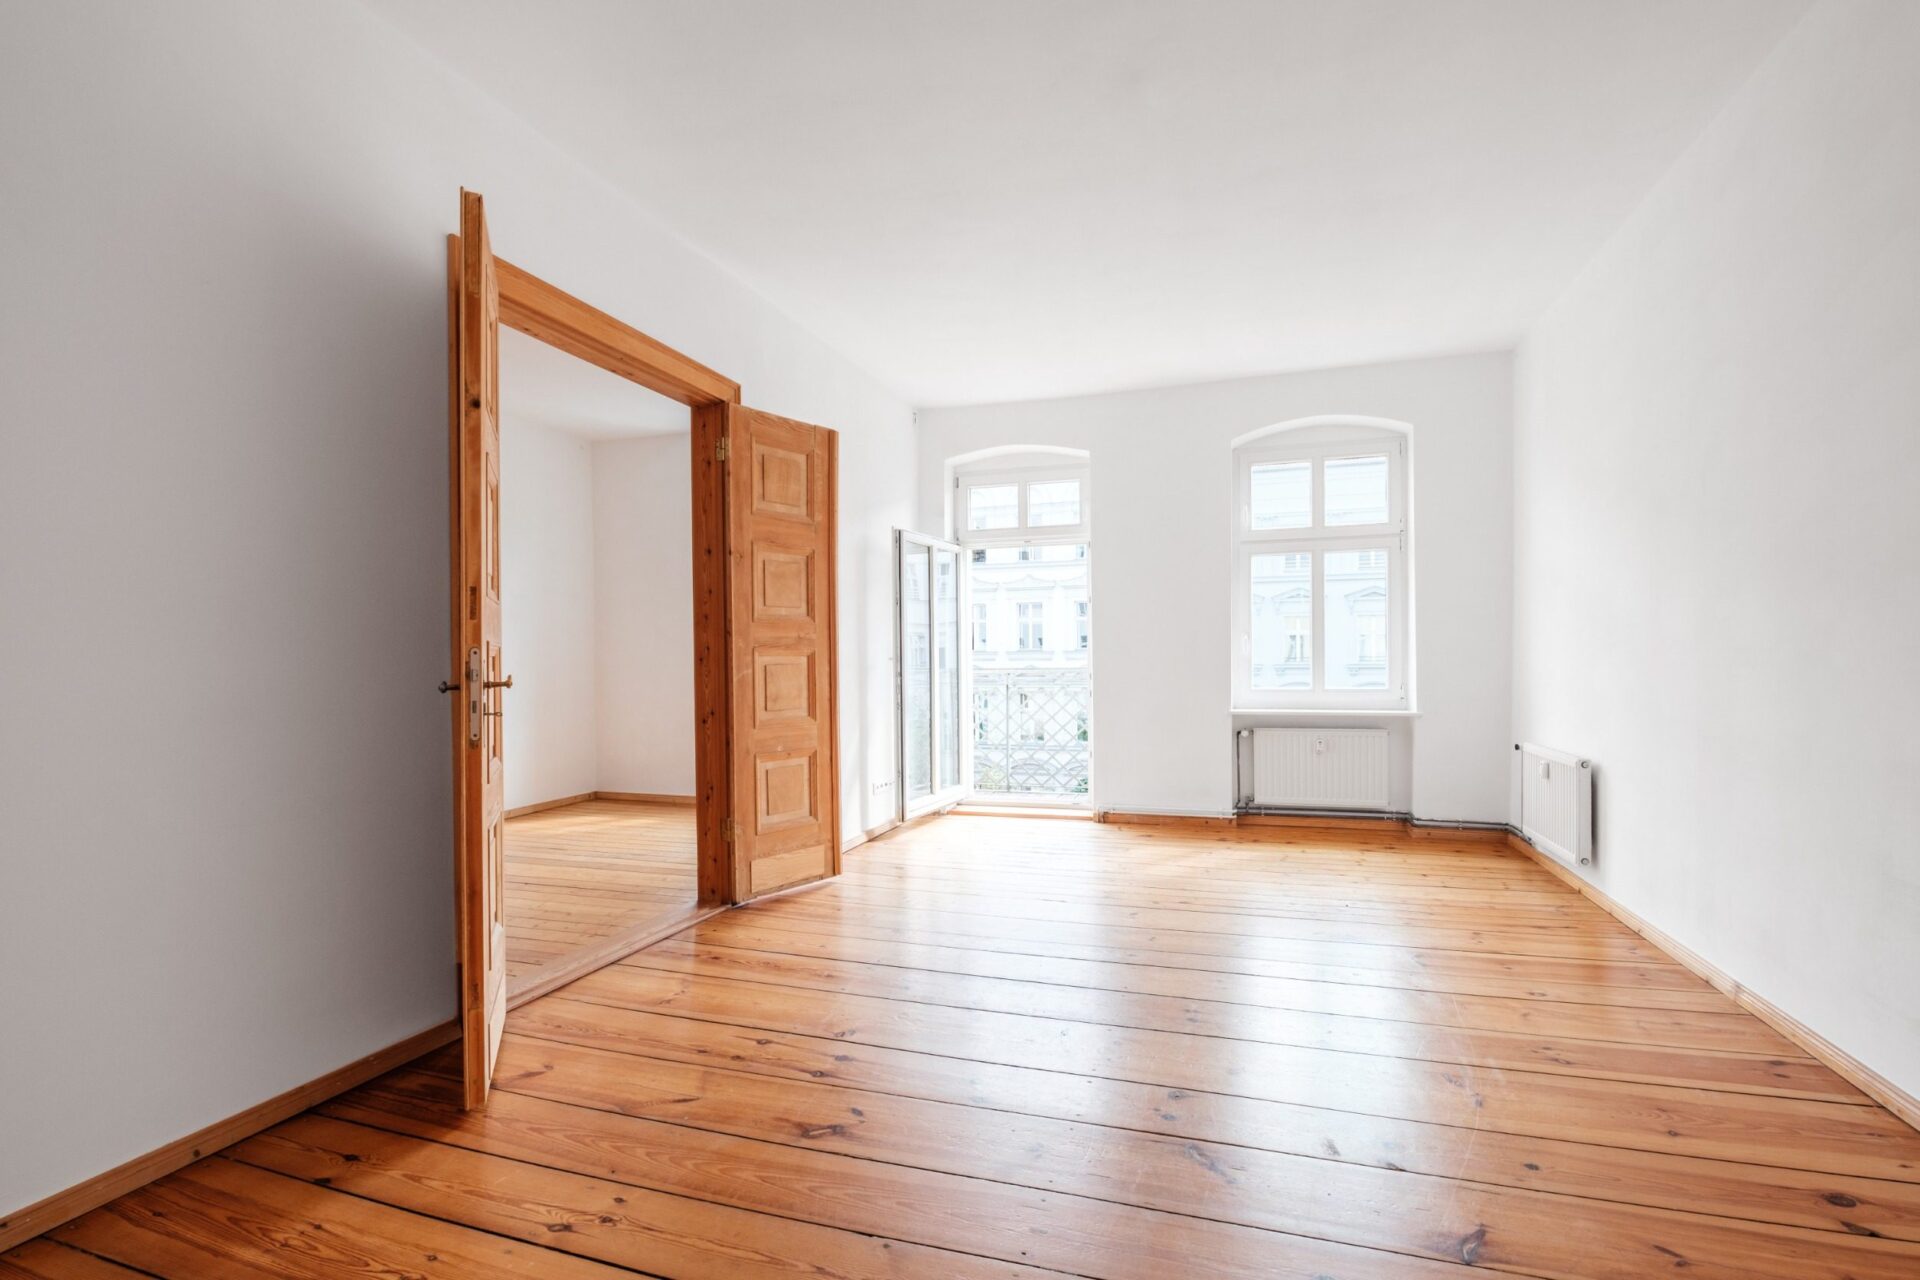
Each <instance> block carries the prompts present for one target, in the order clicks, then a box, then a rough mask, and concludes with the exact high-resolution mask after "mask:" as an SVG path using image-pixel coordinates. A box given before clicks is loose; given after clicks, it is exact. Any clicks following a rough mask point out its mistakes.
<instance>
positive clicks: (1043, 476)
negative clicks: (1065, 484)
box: [953, 466, 1093, 547]
mask: <svg viewBox="0 0 1920 1280" xmlns="http://www.w3.org/2000/svg"><path fill="white" fill-rule="evenodd" d="M1088 478H1089V469H1088V468H1087V467H1084V466H1064V467H1047V466H1040V467H1021V468H1019V469H1018V470H999V471H966V472H962V473H960V474H958V475H956V476H954V478H953V530H954V541H956V542H959V543H962V544H964V545H966V546H969V547H1017V546H1028V545H1033V544H1037V543H1045V542H1073V543H1081V542H1086V541H1088V540H1089V538H1088V530H1089V529H1090V528H1091V527H1092V523H1093V511H1092V505H1093V504H1092V501H1091V494H1092V486H1091V485H1090V484H1088V483H1087V481H1088ZM1057 480H1077V481H1079V482H1080V519H1079V520H1078V521H1076V522H1075V523H1073V524H1041V525H1035V524H1029V523H1027V487H1028V486H1029V485H1033V484H1047V483H1050V482H1053V481H1057ZM1003 485H1012V486H1013V487H1014V492H1015V493H1016V494H1017V495H1018V499H1019V506H1018V512H1019V519H1018V522H1017V523H1016V524H1014V525H1013V526H1012V527H1011V528H1007V529H969V528H967V513H968V512H969V510H971V508H972V505H973V504H972V492H973V490H975V489H992V488H998V487H1000V486H1003Z"/></svg>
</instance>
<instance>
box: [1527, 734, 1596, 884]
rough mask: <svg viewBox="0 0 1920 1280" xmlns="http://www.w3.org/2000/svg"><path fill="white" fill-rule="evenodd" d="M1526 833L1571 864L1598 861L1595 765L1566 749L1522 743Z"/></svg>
mask: <svg viewBox="0 0 1920 1280" xmlns="http://www.w3.org/2000/svg"><path fill="white" fill-rule="evenodd" d="M1520 833H1521V834H1522V835H1524V836H1525V837H1526V838H1527V839H1528V840H1530V841H1532V842H1533V845H1534V847H1535V848H1537V849H1543V850H1545V851H1546V852H1548V853H1550V854H1552V855H1553V856H1554V857H1556V858H1558V859H1560V861H1562V862H1565V863H1568V864H1569V865H1572V864H1578V865H1581V866H1585V865H1586V864H1587V863H1589V862H1592V861H1593V768H1592V766H1591V765H1590V764H1589V763H1588V762H1587V761H1585V760H1582V759H1581V758H1580V757H1579V756H1575V755H1568V754H1567V753H1566V752H1564V751H1553V750H1550V749H1549V748H1547V747H1537V746H1535V745H1534V744H1533V743H1531V742H1527V743H1522V744H1521V746H1520Z"/></svg>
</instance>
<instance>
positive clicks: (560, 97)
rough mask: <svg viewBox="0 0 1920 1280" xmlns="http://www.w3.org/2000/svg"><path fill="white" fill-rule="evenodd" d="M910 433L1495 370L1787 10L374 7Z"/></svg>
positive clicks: (1764, 44) (1075, 4)
mask: <svg viewBox="0 0 1920 1280" xmlns="http://www.w3.org/2000/svg"><path fill="white" fill-rule="evenodd" d="M374 3H375V6H376V8H378V9H379V10H380V11H382V12H384V13H386V14H388V15H389V16H390V17H391V18H392V19H393V20H394V21H395V22H396V23H397V24H399V25H400V26H401V27H402V28H403V29H405V30H407V31H408V32H410V33H411V34H412V35H413V36H414V37H415V38H416V39H418V40H419V42H420V43H422V44H423V45H426V46H427V47H429V48H431V49H433V50H434V51H436V52H438V53H439V54H440V55H441V56H443V57H444V58H445V59H446V60H447V61H449V62H450V63H451V64H453V65H454V66H455V67H457V68H458V69H460V70H462V71H463V72H464V73H466V74H467V75H468V76H470V77H471V78H472V79H474V80H475V81H477V82H479V83H480V84H481V85H483V86H485V87H486V88H487V89H488V90H490V91H491V92H493V93H494V94H496V95H497V96H498V97H499V98H501V99H502V100H504V101H505V102H506V103H507V104H508V105H509V106H510V107H512V108H514V109H515V110H517V111H518V112H519V113H520V114H521V115H523V116H524V117H525V118H527V119H528V120H529V121H531V122H532V123H533V124H534V125H535V126H536V127H537V128H539V129H540V130H542V131H543V132H544V133H546V134H547V135H548V136H549V137H550V138H552V139H553V140H554V141H555V142H556V143H557V144H558V145H560V146H561V147H563V148H564V149H566V150H568V151H569V152H571V153H573V154H574V155H576V156H577V157H579V158H580V159H582V160H584V161H586V162H587V163H589V164H591V165H592V166H594V167H595V168H597V169H598V170H600V171H601V172H602V173H604V174H605V175H606V176H608V177H609V178H610V179H612V180H613V181H615V182H617V183H619V184H621V185H623V186H624V187H625V188H627V189H628V190H630V191H631V192H632V193H633V194H634V195H635V196H636V197H637V198H638V199H639V200H640V201H642V202H643V203H644V204H646V205H647V206H649V207H650V208H652V209H654V210H656V211H658V212H659V213H660V214H661V216H663V217H664V218H665V219H666V221H667V222H668V223H669V224H670V225H672V226H674V227H675V228H676V229H677V230H678V231H679V232H680V233H681V234H683V235H684V236H685V237H686V238H687V239H688V240H689V241H690V242H692V243H693V244H695V245H697V246H698V247H699V248H701V249H702V250H703V251H704V252H706V253H707V254H709V255H710V256H712V257H713V258H715V259H716V260H718V261H719V262H721V263H722V264H724V265H725V266H727V267H728V268H730V269H731V270H733V271H734V272H736V273H737V274H738V275H740V276H741V277H742V278H743V279H745V280H746V281H747V282H749V283H750V284H751V285H753V286H754V287H755V288H757V289H758V290H759V291H760V292H762V293H763V294H765V295H766V296H767V297H769V298H770V299H772V300H773V301H774V302H776V303H777V304H779V305H780V306H781V307H783V308H784V309H786V310H787V311H788V312H789V313H791V314H792V315H793V316H794V317H796V318H797V319H798V320H800V321H801V322H802V323H803V324H805V325H806V326H808V327H809V328H811V329H813V330H814V331H815V332H816V333H818V334H819V335H820V336H821V337H823V338H825V339H826V340H828V341H829V342H831V343H833V344H834V345H835V346H837V347H838V348H840V349H841V350H842V351H844V352H845V353H846V354H847V355H848V356H849V357H851V358H852V359H853V360H854V361H855V362H857V363H859V364H860V365H862V366H863V367H865V368H866V369H868V370H869V371H871V372H872V373H874V374H876V375H877V376H879V377H881V378H882V379H884V380H885V381H887V382H889V383H890V384H892V385H893V386H894V387H895V388H897V389H898V390H899V391H900V392H902V393H903V394H905V395H906V396H907V397H909V398H910V399H912V400H913V401H914V402H915V403H918V404H949V403H968V402H978V401H988V400H1004V399H1019V398H1030V397H1040V396H1052V395H1064V394H1072V393H1079V392H1086V391H1098V390H1108V389H1114V388H1120V387H1133V386H1142V385H1148V384H1155V383H1167V382H1180V381H1190V380H1199V379H1207V378H1217V377H1229V376H1234V375H1241V374H1253V373H1263V372H1272V371H1279V370H1286V369H1298V368H1307V367H1316V366H1327V365H1336V364H1351V363H1357V362H1363V361H1371V360H1382V359H1393V358H1400V357H1409V356H1421V355H1434V354H1442V353H1446V352H1453V351H1465V350H1485V349H1490V348H1498V347H1504V346H1508V345H1510V344H1511V343H1512V342H1514V341H1515V339H1516V338H1517V337H1518V336H1519V335H1520V334H1521V333H1522V332H1523V330H1524V328H1525V326H1526V325H1527V324H1528V323H1529V321H1530V320H1531V319H1532V318H1533V317H1534V316H1536V315H1537V314H1538V313H1539V312H1540V311H1541V310H1542V309H1543V308H1544V307H1545V306H1546V305H1547V304H1548V303H1549V302H1551V301H1552V299H1553V298H1554V297H1555V296H1557V294H1558V293H1559V291H1560V290H1561V289H1562V288H1563V287H1564V286H1565V285H1566V284H1567V283H1568V281H1569V280H1571V279H1572V277H1573V276H1574V275H1575V273H1576V272H1577V271H1578V270H1579V269H1580V267H1581V266H1582V265H1584V264H1585V263H1586V261H1587V260H1588V259H1589V258H1590V257H1591V256H1592V255H1593V253H1594V251H1595V250H1596V249H1597V248H1598V247H1599V246H1600V244H1601V243H1602V242H1603V241H1604V240H1605V238H1606V237H1607V235H1608V234H1609V233H1610V232H1611V231H1612V230H1613V229H1614V228H1616V227H1617V226H1619V224H1620V223H1621V221H1622V220H1623V219H1624V218H1625V217H1626V215H1627V214H1628V213H1629V211H1630V210H1631V209H1632V208H1633V206H1634V204H1635V203H1636V202H1637V201H1638V200H1639V198H1640V197H1641V196H1643V195H1644V194H1645V193H1646V191H1647V190H1648V189H1649V188H1650V187H1651V186H1652V184H1653V183H1654V181H1655V180H1656V179H1657V178H1658V177H1659V176H1660V174H1661V173H1663V172H1664V171H1665V170H1666V168H1667V167H1668V166H1669V165H1670V164H1671V163H1672V162H1673V160H1674V159H1675V158H1676V157H1677V156H1678V155H1679V153H1680V152H1681V151H1682V150H1683V149H1684V148H1685V146H1686V145H1687V143H1689V142H1690V141H1691V140H1692V139H1693V138H1694V137H1696V136H1697V135H1698V134H1699V132H1700V130H1701V129H1702V128H1703V127H1704V125H1705V124H1706V122H1707V121H1708V120H1709V119H1710V118H1711V116H1712V114H1713V112H1714V110H1715V109H1716V108H1717V107H1718V106H1719V105H1720V104H1721V103H1723V102H1724V101H1725V100H1726V98H1727V97H1728V95H1729V94H1730V93H1731V92H1732V91H1733V89H1734V88H1735V87H1737V86H1738V85H1739V84H1740V83H1741V82H1742V81H1743V80H1744V79H1745V78H1746V77H1747V76H1748V75H1749V74H1750V73H1751V72H1752V71H1753V69H1754V68H1755V66H1756V65H1757V64H1758V63H1759V61H1760V60H1761V59H1762V58H1763V57H1764V56H1765V54H1766V53H1767V52H1768V51H1769V50H1770V49H1771V48H1772V47H1773V46H1774V45H1775V43H1777V42H1778V40H1779V39H1780V37H1781V36H1782V35H1784V34H1785V32H1786V30H1787V28H1788V27H1789V26H1790V25H1791V24H1792V23H1793V21H1794V20H1795V19H1796V18H1797V17H1798V16H1799V15H1800V14H1801V13H1802V12H1803V11H1804V10H1805V8H1806V0H1154V2H1147V0H1048V2H1046V3H1034V2H1032V0H837V2H827V0H709V2H695V0H678V2H666V0H544V2H543V3H539V4H530V3H526V2H525V0H374Z"/></svg>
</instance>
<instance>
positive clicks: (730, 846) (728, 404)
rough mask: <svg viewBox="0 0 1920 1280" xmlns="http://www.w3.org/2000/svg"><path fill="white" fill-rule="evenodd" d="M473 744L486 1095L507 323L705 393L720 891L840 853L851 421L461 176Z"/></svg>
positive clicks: (473, 850) (458, 780) (499, 869)
mask: <svg viewBox="0 0 1920 1280" xmlns="http://www.w3.org/2000/svg"><path fill="white" fill-rule="evenodd" d="M448 262H449V266H448V271H449V283H450V289H449V293H450V298H451V305H450V315H449V327H450V335H451V352H450V356H451V358H450V365H451V375H452V376H451V388H452V409H453V412H452V415H451V425H450V431H451V434H452V448H451V458H452V465H451V473H450V480H451V485H452V495H453V501H452V530H451V532H452V549H453V556H452V561H453V563H452V587H453V590H452V600H451V617H452V628H451V634H452V652H453V667H454V671H455V673H456V674H455V677H454V678H453V679H452V680H450V681H449V682H448V686H447V687H448V690H449V692H450V693H453V694H454V695H455V698H454V702H455V707H454V712H453V717H452V720H453V752H454V777H455V835H454V839H455V866H456V873H457V876H456V878H457V884H456V892H457V895H458V921H459V923H458V929H459V960H460V1008H461V1021H462V1028H463V1035H464V1050H465V1051H464V1061H465V1076H466V1098H467V1105H468V1106H473V1107H477V1106H480V1105H483V1104H484V1103H485V1101H486V1097H487V1091H488V1088H489V1085H490V1082H491V1080H492V1076H493V1066H494V1062H495V1059H496V1057H497V1056H498V1053H499V1046H500V1037H501V1034H502V1031H503V1030H504V1028H505V1025H506V1013H507V982H506V922H505V918H504V898H505V893H504V887H505V878H506V823H505V811H506V804H505V796H506V790H505V756H504V753H503V751H502V746H501V744H502V741H503V738H504V735H505V734H506V733H507V732H510V731H511V726H512V719H513V715H512V688H513V680H512V674H511V671H512V657H513V655H511V654H508V653H504V652H503V651H502V630H501V597H500V533H501V530H500V491H501V488H502V486H503V485H511V484H512V483H513V482H514V477H512V476H510V475H503V474H502V472H501V464H500V399H501V393H500V377H499V333H500V326H501V325H502V324H503V323H505V324H508V325H510V326H512V327H514V328H517V329H520V330H522V331H523V332H526V333H528V334H530V335H532V336H533V337H536V338H539V339H541V340H542V341H545V342H548V343H550V344H552V345H554V346H556V347H559V348H560V349H561V350H563V351H567V352H569V353H571V354H574V355H577V356H579V357H580V358H582V359H585V360H588V361H590V362H592V363H594V364H597V365H599V366H600V367H602V368H605V369H608V370H610V371H612V372H614V373H618V374H621V375H622V376H624V377H628V378H630V379H632V380H633V381H635V382H638V383H640V384H641V385H643V386H646V387H649V388H650V389H652V390H655V391H658V392H660V393H661V394H663V395H668V396H671V397H673V398H674V399H677V400H680V401H681V402H682V403H684V404H687V405H690V406H691V407H692V409H693V415H692V433H693V434H692V441H691V452H692V456H693V466H692V472H691V475H690V476H689V484H690V485H691V486H692V498H693V590H694V636H693V642H694V681H695V726H694V728H695V752H696V761H695V779H696V788H697V792H698V796H697V802H698V815H699V816H698V829H699V852H698V859H699V883H700V902H701V905H702V906H719V905H724V904H727V903H735V902H744V901H746V900H747V899H749V898H753V897H757V896H759V895H761V894H765V893H770V892H774V891H776V890H780V889H786V888H790V887H793V886H795V885H800V884H804V883H807V882H809V881H813V880H819V879H822V878H824V877H827V876H832V875H835V874H838V872H839V870H840V815H839V770H838V766H837V753H836V749H835V748H836V740H837V715H836V699H835V677H836V662H835V627H834V614H835V591H834V581H835V575H834V559H835V554H836V526H835V519H836V515H835V513H836V507H837V485H838V474H837V473H838V467H837V457H838V453H837V448H838V437H837V436H836V434H835V433H834V432H833V431H830V430H828V429H826V428H824V427H816V426H813V425H810V424H808V423H804V422H796V421H793V420H792V419H788V418H782V417H778V416H776V415H774V414H770V413H765V412H762V411H760V410H757V409H750V408H747V407H745V406H743V405H741V404H740V402H739V400H740V388H739V385H738V384H737V383H734V382H732V381H730V380H728V379H726V378H724V377H722V376H721V375H719V374H717V373H715V372H714V371H713V370H711V369H708V368H706V367H705V366H703V365H701V364H699V363H698V362H696V361H693V360H691V359H689V358H688V357H686V356H683V355H681V354H680V353H679V352H676V351H673V350H672V349H671V348H668V347H666V346H663V345H662V344H660V343H658V342H655V341H654V340H653V339H651V338H649V337H647V336H646V335H645V334H643V333H640V332H639V331H638V330H636V329H633V328H631V327H630V326H628V325H625V324H623V323H622V322H620V321H618V320H616V319H614V318H613V317H611V316H608V315H606V314H605V313H604V312H600V311H598V310H596V309H595V308H593V307H590V306H588V305H587V304H586V303H583V302H581V301H580V300H579V299H577V298H574V297H571V296H570V295H568V294H565V293H563V292H561V291H560V290H558V289H556V288H554V287H553V286H551V285H549V284H547V283H545V282H544V281H541V280H539V279H538V278H537V277H534V276H531V275H529V274H528V273H526V272H524V271H521V270H519V269H518V268H516V267H513V266H512V265H511V264H510V263H507V262H505V261H503V260H500V259H497V258H495V257H494V256H493V252H492V247H491V245H490V243H489V238H488V234H487V223H486V212H485V206H484V202H483V201H482V200H481V198H480V196H479V195H477V194H475V193H473V192H462V193H461V210H460V234H459V236H457V237H455V238H453V239H452V240H451V241H450V246H449V255H448Z"/></svg>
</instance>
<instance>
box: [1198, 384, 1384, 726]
mask: <svg viewBox="0 0 1920 1280" xmlns="http://www.w3.org/2000/svg"><path fill="white" fill-rule="evenodd" d="M1233 456H1234V483H1235V494H1236V502H1235V514H1234V586H1233V620H1234V653H1233V704H1234V706H1236V707H1245V708H1250V709H1272V710H1288V709H1300V710H1313V709H1326V708H1350V709H1355V710H1396V709H1404V708H1405V707H1406V706H1407V685H1408V681H1407V672H1408V656H1409V655H1408V652H1407V650H1408V645H1407V636H1408V625H1407V624H1408V619H1409V618H1410V617H1411V616H1412V605H1411V601H1410V600H1409V599H1408V592H1407V582H1408V575H1407V532H1408V528H1407V447H1406V435H1405V433H1404V432H1402V431H1399V430H1396V429H1394V428H1391V427H1386V426H1380V425H1373V424H1362V423H1351V422H1349V423H1339V422H1320V423H1314V424H1309V425H1301V426H1294V427H1285V428H1280V429H1276V430H1273V431H1271V432H1266V433H1260V434H1257V435H1256V436H1254V437H1252V438H1250V439H1248V440H1246V441H1245V442H1244V443H1242V444H1241V445H1240V446H1239V447H1238V448H1236V449H1235V450H1234V455H1233Z"/></svg>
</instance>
